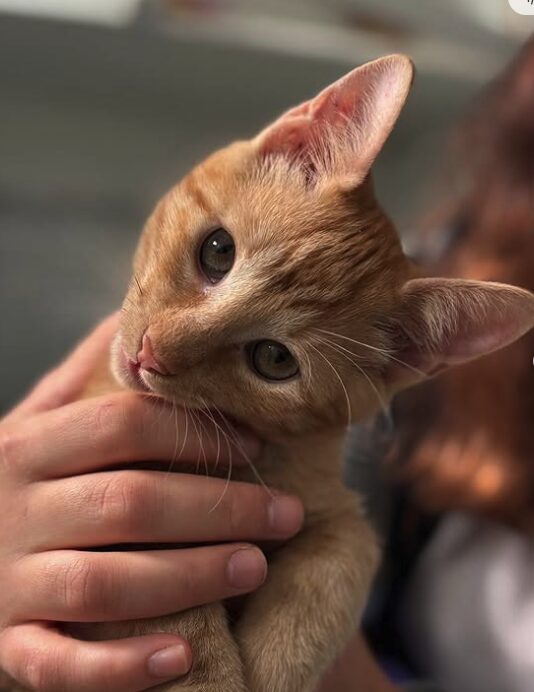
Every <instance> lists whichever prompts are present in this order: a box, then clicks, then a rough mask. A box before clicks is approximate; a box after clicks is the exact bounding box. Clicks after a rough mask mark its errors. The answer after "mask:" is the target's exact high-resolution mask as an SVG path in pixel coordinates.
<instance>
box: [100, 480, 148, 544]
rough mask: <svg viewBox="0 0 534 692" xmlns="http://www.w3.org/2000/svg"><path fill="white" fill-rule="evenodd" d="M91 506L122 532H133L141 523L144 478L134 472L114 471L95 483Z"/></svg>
mask: <svg viewBox="0 0 534 692" xmlns="http://www.w3.org/2000/svg"><path fill="white" fill-rule="evenodd" d="M95 492H96V497H95V502H94V505H93V506H94V507H96V511H97V513H98V518H99V520H100V521H101V522H102V523H103V524H105V525H106V526H108V527H113V528H114V529H115V530H120V531H121V532H125V533H126V534H130V533H131V534H133V533H135V532H136V531H137V530H138V529H139V528H141V526H142V525H143V524H144V523H145V519H146V514H147V507H148V493H147V478H146V477H145V476H144V475H142V474H139V475H138V473H137V472H135V471H117V472H116V473H114V474H112V475H110V477H109V478H106V479H104V480H103V481H102V483H101V484H99V487H98V488H97V490H96V491H95Z"/></svg>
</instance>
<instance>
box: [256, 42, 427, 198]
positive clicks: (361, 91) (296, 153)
mask: <svg viewBox="0 0 534 692" xmlns="http://www.w3.org/2000/svg"><path fill="white" fill-rule="evenodd" d="M413 72H414V70H413V64H412V62H411V61H410V59H409V58H407V57H406V56H405V55H390V56H388V57H385V58H381V59H379V60H375V61H373V62H370V63H367V64H365V65H363V66H362V67H358V68H356V69H355V70H353V71H352V72H349V74H347V75H345V76H344V77H342V78H341V79H339V80H338V81H337V82H334V84H331V85H330V86H329V87H327V88H326V89H324V90H323V91H321V93H320V94H318V95H317V96H316V97H315V98H313V99H311V100H310V101H305V102H304V103H302V104H301V105H300V106H296V107H295V108H292V109H291V110H289V111H287V112H286V113H284V114H283V115H282V116H281V117H280V118H278V120H276V121H275V122H274V123H273V124H272V125H270V126H269V127H267V128H266V129H265V130H263V132H261V133H260V134H259V135H258V136H257V138H256V140H255V141H256V143H257V145H258V146H259V150H260V154H262V155H269V154H271V155H283V156H286V157H287V158H289V159H291V160H292V161H295V162H296V163H297V164H300V165H301V166H302V167H303V168H305V170H306V173H309V172H310V171H312V172H313V175H314V176H315V175H316V176H323V177H326V178H328V179H332V178H334V179H335V180H336V182H337V183H338V184H340V185H341V186H344V187H348V188H350V187H355V186H356V185H358V184H359V183H360V182H361V181H362V180H363V179H364V178H365V176H366V175H367V173H368V171H369V169H370V167H371V164H372V163H373V161H374V159H375V157H376V156H377V154H378V152H379V151H380V149H381V148H382V146H383V144H384V142H385V141H386V139H387V137H388V135H389V134H390V132H391V130H392V129H393V126H394V124H395V121H396V120H397V118H398V117H399V114H400V112H401V109H402V107H403V105H404V102H405V101H406V98H407V96H408V92H409V90H410V86H411V84H412V81H413Z"/></svg>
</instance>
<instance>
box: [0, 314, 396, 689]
mask: <svg viewBox="0 0 534 692" xmlns="http://www.w3.org/2000/svg"><path fill="white" fill-rule="evenodd" d="M115 327H116V317H114V316H112V317H111V318H109V319H108V320H106V321H105V322H104V323H103V324H102V325H100V327H98V328H97V329H96V330H95V331H94V332H93V333H92V334H91V335H90V336H89V337H88V338H87V339H86V340H85V341H84V342H83V343H82V344H81V345H80V346H78V348H77V349H76V350H75V351H74V352H73V353H72V355H71V356H69V358H68V359H67V360H66V361H65V362H64V363H63V364H61V365H60V366H59V367H58V368H56V369H55V370H54V371H52V372H51V373H49V374H48V375H47V376H46V377H45V378H43V380H41V382H39V384H38V385H37V386H36V387H35V389H34V390H33V391H32V392H31V393H30V394H29V395H28V396H27V397H26V398H25V399H24V400H23V401H22V402H21V403H20V404H19V405H18V406H17V407H16V408H15V409H14V410H13V411H11V413H9V414H8V415H7V416H6V417H5V418H4V419H3V420H2V421H1V422H0V505H1V506H2V508H3V521H2V524H1V525H0V575H1V576H0V614H1V615H0V668H2V669H4V670H5V671H6V672H7V673H9V674H10V675H11V676H12V677H13V678H15V679H16V680H17V682H19V683H20V684H21V685H23V686H25V687H28V688H30V689H35V690H39V691H41V690H43V691H48V690H50V691H51V692H57V691H58V690H68V689H76V690H79V691H80V692H105V691H106V690H110V691H111V690H113V692H122V691H123V690H124V691H125V692H126V691H128V692H134V691H136V690H144V689H149V688H150V687H153V686H155V685H158V684H159V683H161V682H162V681H165V680H167V679H172V678H175V677H178V676H180V675H183V674H185V673H186V672H187V670H188V669H189V667H190V665H191V651H190V649H189V646H188V643H187V642H186V641H184V640H183V639H181V638H180V637H178V636H172V635H168V634H154V635H149V636H143V637H135V638H130V639H125V640H120V641H113V642H78V641H76V640H73V639H70V638H67V637H65V636H63V635H62V633H61V631H60V630H59V629H57V628H55V627H54V625H53V623H54V622H55V621H80V622H90V621H95V620H97V621H100V620H107V619H111V618H113V619H123V618H124V619H130V618H133V617H153V616H158V615H162V614H164V613H167V612H177V611H179V610H180V609H185V608H188V607H191V606H194V605H198V604H201V603H207V602H211V601H216V600H220V599H223V598H227V597H229V596H232V595H236V594H240V593H247V592H249V591H251V590H253V589H255V588H256V587H258V586H259V585H260V584H261V583H262V582H263V580H264V578H265V575H266V563H265V559H264V557H263V555H262V553H261V552H260V551H259V549H257V548H256V547H254V546H253V545H251V544H249V543H243V541H249V540H250V541H253V540H262V539H277V538H278V539H283V538H287V537H290V536H291V535H293V534H294V533H296V532H297V531H298V529H299V527H300V524H301V521H302V507H301V504H300V502H299V501H298V499H297V498H293V497H291V498H286V497H284V498H277V500H276V503H275V505H274V506H273V505H272V504H271V499H270V497H269V496H268V495H267V494H266V493H265V492H264V491H262V490H261V489H259V488H257V487H256V486H249V485H247V484H244V483H231V484H230V485H229V486H228V489H227V490H226V492H225V494H224V497H223V499H222V501H221V502H220V504H219V505H218V507H217V509H216V510H214V511H212V512H210V509H212V507H213V506H214V505H215V504H216V503H217V502H218V500H219V498H220V496H221V492H222V489H221V481H219V480H218V479H210V478H205V477H202V476H194V477H192V476H189V475H181V476H180V475H172V476H169V475H167V474H161V473H157V472H148V471H137V472H132V471H105V470H104V469H106V468H108V467H109V466H110V465H113V464H115V463H116V462H119V461H120V462H125V463H127V462H131V461H136V460H143V459H151V460H158V459H160V460H162V461H168V460H169V459H172V458H175V457H176V446H177V440H176V429H177V428H176V420H175V419H174V417H173V416H167V415H163V413H162V411H163V412H164V409H162V406H161V405H160V404H155V402H153V401H150V400H147V399H146V398H143V397H139V396H136V395H132V394H130V393H124V394H119V395H112V396H106V397H102V398H96V399H94V400H88V401H82V402H76V399H77V398H78V396H79V394H80V392H81V391H83V389H84V387H85V385H86V383H87V381H88V379H89V378H90V377H91V375H92V373H93V370H94V367H95V364H97V363H98V362H99V361H100V360H101V357H102V353H103V352H105V351H106V349H107V348H108V347H109V342H110V339H111V337H112V335H113V333H114V331H115ZM182 429H183V428H182ZM137 430H141V434H138V433H137V432H136V431H137ZM147 431H150V434H147ZM242 442H243V444H244V446H245V448H246V450H247V451H248V454H250V455H252V456H254V455H255V454H256V453H257V452H258V451H259V443H258V441H257V440H255V439H253V438H251V437H250V435H248V434H247V433H245V432H244V431H243V434H242ZM181 446H182V440H179V447H181ZM203 447H204V450H205V453H206V454H207V458H208V463H210V462H213V461H214V460H215V456H216V447H217V444H216V434H215V431H214V430H213V429H211V428H209V427H208V426H207V423H206V430H205V433H204V441H203ZM199 451H200V449H199V446H198V440H197V439H195V438H193V437H191V438H190V439H187V440H186V443H185V444H184V448H183V450H182V451H181V453H180V454H179V458H178V459H177V461H176V462H175V463H176V468H177V469H179V465H180V463H181V462H183V463H187V462H191V461H194V462H196V460H197V458H198V454H199ZM220 452H221V454H224V450H223V449H222V448H221V450H220ZM225 461H227V459H225V458H224V456H223V458H222V459H220V460H219V463H224V462H225ZM236 462H237V463H239V459H234V463H236ZM80 474H83V475H80ZM223 484H224V482H223ZM162 507H163V508H166V509H165V510H164V511H161V508H162ZM140 508H142V511H140ZM147 517H150V520H147V519H146V518H147ZM140 519H141V520H142V521H140ZM269 519H271V521H269ZM273 520H274V524H273V523H272V522H273ZM128 541H129V542H154V543H157V542H171V541H176V542H178V541H179V542H183V543H187V542H195V543H199V542H204V541H205V542H208V541H209V542H216V541H233V542H232V543H229V544H225V545H218V546H211V547H204V548H194V549H183V550H167V551H158V552H157V553H154V552H152V553H151V552H138V553H136V554H135V555H134V554H131V553H109V552H107V553H90V552H86V551H83V548H84V547H89V546H95V545H105V544H110V543H113V542H116V543H118V542H128ZM237 541H239V542H237ZM80 548H82V550H80ZM236 555H237V558H236ZM125 594H127V595H128V598H124V595H125ZM1 678H2V674H1V673H0V683H1ZM363 684H365V685H366V687H365V690H366V692H393V690H394V688H393V687H391V685H390V684H389V683H388V682H387V680H386V679H385V678H384V677H383V675H382V673H381V672H380V671H379V669H378V667H377V666H376V664H375V663H374V661H373V659H372V656H371V654H370V653H369V651H368V650H367V648H366V646H365V644H364V641H363V639H362V638H361V637H360V635H357V636H356V637H355V638H354V640H353V641H352V642H351V643H350V645H349V647H347V649H346V651H345V653H344V654H343V655H342V656H341V658H340V659H339V660H338V661H337V662H336V664H335V665H334V666H332V668H331V670H330V671H329V672H328V674H327V676H326V677H325V679H324V682H323V685H322V686H321V689H320V692H332V691H333V690H335V691H336V692H355V691H356V690H361V689H362V687H361V685H363Z"/></svg>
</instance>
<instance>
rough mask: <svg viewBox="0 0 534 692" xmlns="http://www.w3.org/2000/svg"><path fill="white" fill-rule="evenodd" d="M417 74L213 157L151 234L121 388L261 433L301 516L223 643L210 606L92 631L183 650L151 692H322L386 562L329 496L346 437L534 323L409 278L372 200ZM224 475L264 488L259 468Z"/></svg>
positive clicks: (339, 98) (354, 85)
mask: <svg viewBox="0 0 534 692" xmlns="http://www.w3.org/2000/svg"><path fill="white" fill-rule="evenodd" d="M412 74H413V70H412V64H411V62H410V61H409V60H408V58H406V57H404V56H401V55H393V56H390V57H387V58H384V59H381V60H377V61H375V62H372V63H369V64H367V65H364V66H363V67H360V68H358V69H356V70H354V71H352V72H351V73H350V74H348V75H347V76H345V77H343V78H342V79H340V80H339V81H338V82H336V83H335V84H333V85H331V86H330V87H328V88H327V89H325V90H324V91H322V92H321V93H320V94H319V95H318V96H316V97H315V98H314V99H312V100H310V101H308V102H306V103H303V104H302V105H300V106H298V107H296V108H293V109H292V110H290V111H288V112H287V113H285V114H284V115H282V116H281V117H280V118H279V119H278V120H277V121H276V122H274V123H273V124H271V125H270V126H269V127H267V129H266V130H264V131H263V132H261V133H260V134H259V135H258V136H257V137H255V138H254V139H252V140H250V141H243V142H237V143H234V144H232V145H230V146H229V147H227V148H225V149H222V150H221V151H218V152H217V153H215V154H213V155H212V156H210V157H209V158H208V159H207V160H206V161H204V162H203V163H202V164H200V165H199V166H198V167H197V168H195V169H194V170H193V171H192V172H191V173H190V174H189V175H188V176H187V177H186V178H185V179H184V180H182V181H181V182H180V183H178V185H176V187H175V188H173V189H172V190H171V191H170V192H169V193H168V194H167V195H166V196H165V197H164V198H163V199H162V200H161V201H160V203H159V204H158V206H157V208H156V210H155V212H154V213H153V215H152V216H151V217H150V219H149V220H148V222H147V225H146V228H145V230H144V233H143V236H142V239H141V242H140V245H139V248H138V250H137V253H136V257H135V269H134V271H135V281H132V285H131V289H130V290H129V293H128V296H127V298H126V301H125V303H124V309H123V315H122V322H121V327H120V332H119V334H118V336H117V339H116V341H115V344H114V349H113V371H114V373H115V376H116V378H117V379H118V380H119V381H120V382H121V383H122V385H123V386H125V387H131V388H133V389H138V390H141V391H148V392H152V393H154V394H156V395H158V396H162V397H164V398H165V399H168V400H169V401H172V402H175V403H177V404H179V405H183V406H185V407H188V408H196V409H204V410H207V411H216V412H220V413H222V414H224V415H227V416H229V417H230V418H231V419H233V420H236V421H240V422H243V423H246V424H247V425H249V426H250V427H252V428H253V429H254V430H255V431H256V432H258V433H259V434H260V435H261V436H263V437H264V439H265V440H266V443H265V448H264V451H263V454H262V456H261V458H260V460H259V461H258V462H257V464H256V467H257V473H258V474H259V475H261V478H262V479H263V481H264V482H265V483H267V484H269V485H271V486H273V487H275V488H277V489H279V490H282V491H289V492H294V493H296V494H298V495H299V496H300V497H301V498H302V499H303V501H304V503H305V507H306V512H307V514H306V521H305V526H304V529H303V530H302V532H301V533H300V534H299V535H298V536H297V537H296V538H294V539H293V540H291V541H290V542H288V543H287V544H285V545H283V546H281V547H278V548H276V549H273V550H272V552H270V554H269V575H268V578H267V581H266V583H265V585H264V586H263V587H262V588H260V589H259V590H258V591H257V592H256V593H254V594H252V595H250V596H248V597H247V598H246V599H245V600H244V604H243V606H242V610H241V611H240V617H239V618H238V620H237V623H236V624H235V625H234V626H233V627H232V628H230V626H229V624H228V620H227V615H226V610H225V606H224V605H223V604H215V605H210V606H206V607H202V608H197V609H194V610H190V611H188V612H185V613H180V614H177V615H172V616H168V617H164V618H159V619H155V620H145V621H141V622H137V623H112V624H106V625H96V626H92V625H91V626H89V628H85V629H84V631H85V635H84V636H90V637H94V638H109V637H112V636H124V635H129V634H131V633H132V632H134V633H138V632H150V631H161V630H167V631H175V632H179V633H180V634H182V635H183V636H184V637H185V638H186V639H188V640H189V641H190V643H191V647H192V650H193V660H194V664H193V668H192V671H191V673H190V674H189V675H188V676H187V677H186V678H185V679H183V680H180V681H177V682H175V683H170V684H165V685H162V686H161V687H160V688H158V689H165V690H195V691H198V692H245V691H249V692H311V691H312V690H314V689H315V688H316V686H317V684H318V682H319V680H320V677H321V674H322V673H323V672H324V670H325V668H326V667H327V666H328V665H329V664H330V663H331V661H332V660H333V659H334V658H335V656H336V655H337V654H338V653H339V652H340V650H341V649H342V648H343V646H344V645H345V644H346V642H347V641H348V639H349V638H350V636H351V635H352V633H353V631H354V630H355V628H356V627H357V626H358V618H359V615H360V613H361V611H362V608H363V606H364V603H365V599H366V595H367V591H368V588H369V585H370V582H371V579H372V577H373V573H374V569H375V566H376V563H377V557H378V549H377V544H376V541H375V539H374V537H373V534H372V532H371V530H370V529H369V527H368V525H367V523H366V521H365V519H364V518H363V516H362V514H361V512H360V509H359V504H358V499H357V498H356V496H355V495H354V494H353V493H352V492H350V491H348V490H347V489H345V488H344V486H343V484H342V482H341V479H340V469H341V465H342V458H343V446H344V441H345V432H346V428H347V424H348V423H350V422H352V421H357V420H359V419H361V418H362V417H365V416H369V415H371V414H373V413H374V412H376V411H377V410H378V409H379V408H380V407H382V406H384V405H385V404H386V402H387V401H388V400H389V399H390V397H391V396H392V395H393V394H394V393H395V392H396V391H398V390H400V389H402V388H404V387H406V386H408V385H410V384H413V383H414V382H416V381H418V380H420V379H421V378H423V377H425V376H427V375H431V374H434V373H435V372H437V371H438V370H440V369H442V368H444V367H446V366H449V365H453V364H456V363H459V362H462V361H465V360H469V359H472V358H475V357H477V356H478V355H481V354H482V353H486V352H488V351H492V350H495V349H498V348H500V347H502V346H504V345H506V344H508V343H510V342H511V341H513V340H515V339H517V338H518V337H519V336H521V335H522V334H523V333H524V332H526V331H527V330H528V329H530V328H531V327H532V326H533V325H534V296H533V295H532V294H530V293H528V292H526V291H523V290H521V289H516V288H512V287H509V286H504V285H500V284H492V283H487V284H485V283H479V282H469V281H456V280H451V279H442V280H441V279H419V278H413V277H414V272H413V268H412V266H411V264H410V263H409V261H408V260H407V259H406V257H405V256H404V255H403V252H402V249H401V246H400V243H399V240H398V237H397V234H396V232H395V229H394V227H393V226H392V224H391V222H390V221H389V220H388V219H387V218H386V216H385V215H384V214H383V212H382V210H381V209H380V207H379V206H378V204H377V202H376V201H375V199H374V196H373V191H372V184H371V179H370V174H369V171H370V167H371V164H372V163H373V161H374V159H375V157H376V156H377V154H378V153H379V151H380V149H381V147H382V146H383V144H384V141H385V140H386V138H387V137H388V135H389V133H390V131H391V129H392V128H393V125H394V123H395V121H396V119H397V117H398V115H399V113H400V111H401V109H402V106H403V104H404V102H405V99H406V97H407V95H408V91H409V89H410V85H411V82H412ZM233 478H237V479H241V480H249V481H253V482H256V481H257V478H256V475H255V473H254V472H253V471H252V470H251V469H247V470H239V471H238V472H236V473H234V474H233ZM87 632H89V634H87Z"/></svg>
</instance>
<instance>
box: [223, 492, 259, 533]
mask: <svg viewBox="0 0 534 692" xmlns="http://www.w3.org/2000/svg"><path fill="white" fill-rule="evenodd" d="M266 515H267V510H266V507H265V498H264V497H263V494H262V493H261V492H258V489H256V488H254V487H251V488H239V489H236V492H233V493H232V494H231V497H230V499H229V504H228V524H229V528H230V530H231V531H232V534H233V535H238V536H241V535H242V534H243V533H244V532H246V533H248V532H250V530H251V529H258V528H261V529H263V528H265V524H266ZM258 524H259V525H260V526H258Z"/></svg>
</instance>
